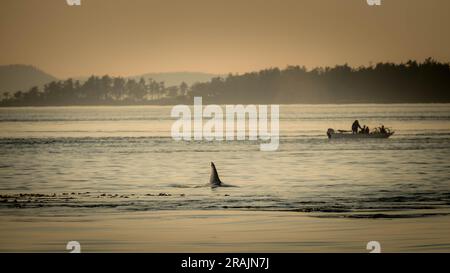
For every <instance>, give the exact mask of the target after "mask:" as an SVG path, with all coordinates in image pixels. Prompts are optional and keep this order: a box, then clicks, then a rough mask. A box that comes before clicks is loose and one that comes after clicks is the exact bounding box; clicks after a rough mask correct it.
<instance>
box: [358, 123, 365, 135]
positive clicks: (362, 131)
mask: <svg viewBox="0 0 450 273" xmlns="http://www.w3.org/2000/svg"><path fill="white" fill-rule="evenodd" d="M359 133H360V134H365V133H366V125H363V127H362V129H361V131H360V132H359Z"/></svg>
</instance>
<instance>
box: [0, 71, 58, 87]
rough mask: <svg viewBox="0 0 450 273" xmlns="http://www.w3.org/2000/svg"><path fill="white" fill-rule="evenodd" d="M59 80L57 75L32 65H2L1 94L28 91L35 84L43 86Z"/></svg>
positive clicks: (0, 73)
mask: <svg viewBox="0 0 450 273" xmlns="http://www.w3.org/2000/svg"><path fill="white" fill-rule="evenodd" d="M55 80H58V79H57V78H56V77H54V76H52V75H50V74H48V73H46V72H44V71H42V70H40V69H37V68H36V67H34V66H31V65H21V64H14V65H0V94H3V93H5V92H10V93H14V92H16V91H18V90H22V91H28V90H29V89H30V88H31V87H33V86H39V87H41V86H43V85H44V84H46V83H49V82H52V81H55Z"/></svg>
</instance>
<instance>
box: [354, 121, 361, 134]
mask: <svg viewBox="0 0 450 273" xmlns="http://www.w3.org/2000/svg"><path fill="white" fill-rule="evenodd" d="M358 128H359V129H361V130H362V128H361V125H359V121H358V120H355V121H354V122H353V124H352V132H353V133H354V134H356V133H358Z"/></svg>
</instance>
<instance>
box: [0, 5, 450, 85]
mask: <svg viewBox="0 0 450 273" xmlns="http://www.w3.org/2000/svg"><path fill="white" fill-rule="evenodd" d="M449 14H450V1H448V0H426V1H425V0H382V5H381V6H379V7H370V6H368V5H367V4H366V0H345V1H343V0H82V6H81V7H70V6H68V5H67V4H66V1H65V0H45V1H42V0H2V1H1V2H0V37H1V43H0V64H17V63H20V64H32V65H35V66H37V67H39V68H41V69H43V70H45V71H47V72H49V73H51V74H53V75H55V76H57V77H61V78H63V77H69V76H81V75H89V74H106V73H108V74H111V75H123V76H127V75H135V74H142V73H146V72H169V71H201V72H211V73H228V72H246V71H252V70H257V69H261V68H267V67H273V66H279V67H285V66H286V65H288V64H295V65H297V64H298V65H306V66H307V67H314V66H324V65H335V64H343V63H346V62H347V63H349V64H350V65H354V66H358V65H368V64H369V63H370V62H371V61H373V62H377V61H395V62H400V61H406V60H408V59H410V58H413V59H419V60H423V59H424V58H426V57H427V56H432V57H435V58H436V59H438V60H441V61H450V35H449V33H450V15H449Z"/></svg>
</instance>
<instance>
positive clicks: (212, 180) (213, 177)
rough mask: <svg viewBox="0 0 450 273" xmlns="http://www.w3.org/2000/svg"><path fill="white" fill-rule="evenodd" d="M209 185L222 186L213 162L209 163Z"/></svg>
mask: <svg viewBox="0 0 450 273" xmlns="http://www.w3.org/2000/svg"><path fill="white" fill-rule="evenodd" d="M209 184H210V185H211V187H220V186H222V181H220V178H219V174H218V173H217V169H216V166H215V165H214V162H211V176H210V177H209Z"/></svg>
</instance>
